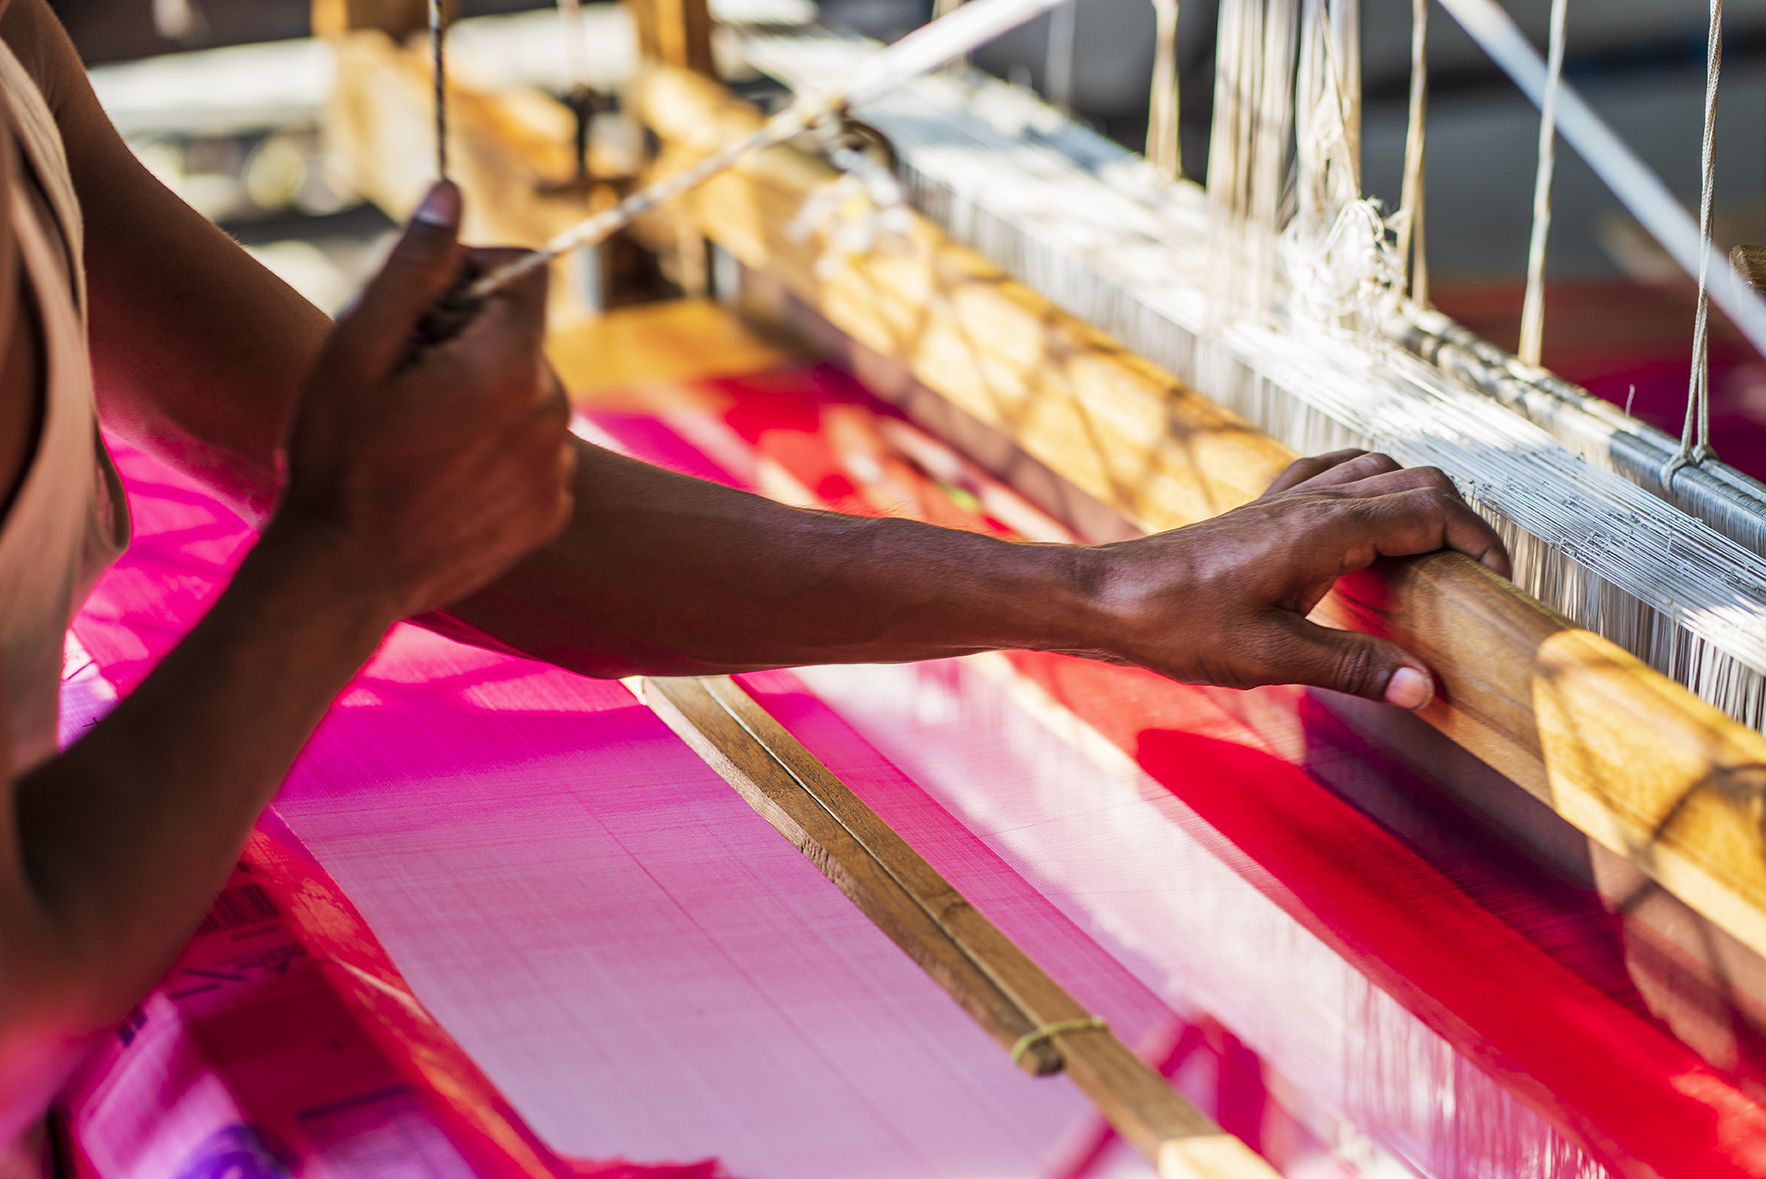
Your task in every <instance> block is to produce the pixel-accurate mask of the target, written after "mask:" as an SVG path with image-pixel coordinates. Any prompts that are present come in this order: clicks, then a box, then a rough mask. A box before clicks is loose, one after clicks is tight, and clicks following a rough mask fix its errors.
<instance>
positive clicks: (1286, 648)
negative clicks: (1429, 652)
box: [1246, 610, 1435, 710]
mask: <svg viewBox="0 0 1766 1179" xmlns="http://www.w3.org/2000/svg"><path fill="white" fill-rule="evenodd" d="M1265 617H1266V618H1267V619H1268V625H1269V626H1270V628H1271V630H1270V631H1269V633H1268V634H1267V635H1266V636H1265V637H1264V639H1263V640H1262V641H1261V642H1260V643H1258V644H1256V646H1257V648H1258V650H1257V659H1256V663H1255V665H1254V666H1253V667H1251V668H1248V669H1246V670H1247V671H1248V672H1249V673H1250V674H1251V676H1252V677H1254V678H1255V679H1256V680H1257V681H1258V682H1260V683H1266V684H1310V685H1312V686H1313V687H1318V688H1330V689H1332V690H1334V691H1338V692H1346V693H1348V694H1349V695H1351V696H1360V697H1362V698H1364V699H1367V700H1378V701H1382V702H1384V703H1386V704H1393V705H1396V706H1397V707H1399V708H1408V709H1412V710H1414V709H1418V708H1423V707H1425V706H1427V705H1428V703H1429V702H1430V701H1431V700H1433V699H1434V698H1435V680H1434V676H1432V675H1431V674H1430V672H1429V669H1428V667H1427V665H1425V664H1424V663H1423V662H1422V661H1421V660H1419V659H1417V658H1416V657H1415V656H1413V655H1411V654H1410V653H1409V652H1408V651H1406V650H1405V649H1404V648H1403V647H1400V646H1399V645H1398V644H1397V643H1394V642H1391V641H1389V640H1387V639H1380V638H1375V637H1374V636H1372V635H1364V634H1360V633H1358V632H1356V631H1348V630H1334V629H1332V628H1330V627H1326V626H1319V625H1318V624H1317V623H1314V622H1310V621H1308V620H1307V619H1305V618H1302V617H1301V616H1300V615H1298V614H1294V613H1292V612H1290V611H1285V610H1281V611H1273V612H1271V613H1270V614H1268V615H1266V616H1265Z"/></svg>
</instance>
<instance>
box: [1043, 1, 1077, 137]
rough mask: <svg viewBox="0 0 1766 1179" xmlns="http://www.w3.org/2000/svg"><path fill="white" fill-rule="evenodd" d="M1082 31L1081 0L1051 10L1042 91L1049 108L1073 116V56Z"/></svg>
mask: <svg viewBox="0 0 1766 1179" xmlns="http://www.w3.org/2000/svg"><path fill="white" fill-rule="evenodd" d="M1078 30H1079V0H1065V2H1064V3H1061V4H1057V5H1055V7H1054V8H1052V9H1051V10H1050V11H1049V42H1048V49H1047V52H1046V53H1045V54H1044V56H1043V67H1042V88H1043V89H1044V90H1045V91H1046V92H1047V93H1048V100H1049V105H1050V106H1052V107H1054V108H1055V109H1056V110H1058V111H1060V112H1061V113H1062V114H1064V115H1071V114H1072V113H1073V54H1074V46H1075V44H1076V42H1077V38H1078Z"/></svg>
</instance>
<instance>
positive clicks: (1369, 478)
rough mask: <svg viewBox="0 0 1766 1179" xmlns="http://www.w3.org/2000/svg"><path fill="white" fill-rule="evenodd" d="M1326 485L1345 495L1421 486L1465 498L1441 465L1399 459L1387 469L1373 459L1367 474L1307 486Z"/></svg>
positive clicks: (1366, 495)
mask: <svg viewBox="0 0 1766 1179" xmlns="http://www.w3.org/2000/svg"><path fill="white" fill-rule="evenodd" d="M1367 457H1368V458H1370V459H1374V458H1385V457H1386V456H1385V455H1383V454H1379V455H1368V456H1367ZM1388 461H1390V460H1388ZM1344 465H1345V467H1351V466H1354V465H1355V464H1352V463H1346V464H1344ZM1333 473H1334V472H1333ZM1325 487H1333V488H1335V489H1336V490H1337V491H1338V492H1340V493H1342V494H1343V495H1349V496H1354V497H1356V498H1359V499H1373V498H1375V497H1377V496H1382V495H1394V494H1397V493H1399V492H1405V491H1416V490H1418V489H1428V490H1432V491H1438V492H1440V493H1441V494H1442V495H1445V496H1453V497H1457V498H1463V497H1461V496H1460V494H1459V488H1458V487H1457V486H1456V485H1455V484H1454V482H1453V480H1452V479H1450V478H1448V477H1447V473H1446V472H1444V471H1443V470H1441V468H1439V467H1400V466H1398V465H1397V464H1396V463H1393V464H1392V466H1391V467H1390V468H1387V469H1383V470H1382V469H1380V468H1379V464H1374V463H1370V464H1368V470H1367V473H1365V474H1363V475H1360V476H1354V475H1351V476H1350V477H1348V478H1345V479H1342V480H1340V481H1336V482H1320V483H1309V484H1307V485H1306V487H1305V489H1306V490H1312V489H1314V488H1319V489H1321V490H1322V489H1323V488H1325Z"/></svg>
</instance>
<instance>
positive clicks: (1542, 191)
mask: <svg viewBox="0 0 1766 1179" xmlns="http://www.w3.org/2000/svg"><path fill="white" fill-rule="evenodd" d="M1569 7H1570V5H1569V0H1551V47H1550V50H1549V53H1550V57H1549V59H1548V60H1547V62H1546V71H1545V92H1544V94H1543V95H1541V96H1540V99H1539V170H1538V171H1537V172H1536V173H1535V174H1534V177H1533V236H1532V238H1531V240H1530V241H1529V242H1528V245H1527V297H1526V301H1525V302H1524V303H1523V304H1522V306H1521V342H1520V345H1519V347H1518V348H1517V349H1516V352H1515V355H1517V356H1519V357H1520V358H1521V359H1522V360H1524V361H1526V362H1527V363H1528V364H1532V365H1537V364H1538V363H1539V354H1540V349H1541V347H1542V346H1543V344H1544V339H1545V241H1546V237H1547V235H1548V234H1550V232H1551V174H1552V170H1553V168H1554V167H1555V166H1556V163H1557V138H1558V135H1557V106H1558V86H1559V84H1560V83H1562V81H1563V78H1564V18H1565V16H1566V14H1567V10H1568V9H1569Z"/></svg>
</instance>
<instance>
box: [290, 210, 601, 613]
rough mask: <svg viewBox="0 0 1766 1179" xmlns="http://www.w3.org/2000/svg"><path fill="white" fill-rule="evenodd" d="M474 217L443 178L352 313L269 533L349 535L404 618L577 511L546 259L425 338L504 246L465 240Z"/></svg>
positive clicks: (374, 587) (350, 552)
mask: <svg viewBox="0 0 1766 1179" xmlns="http://www.w3.org/2000/svg"><path fill="white" fill-rule="evenodd" d="M459 215H460V198H459V193H458V190H456V189H455V188H454V187H453V186H452V185H451V184H446V183H444V184H439V185H437V186H436V187H435V188H434V189H433V190H431V192H430V194H429V196H428V198H427V199H426V200H425V201H424V204H423V207H422V208H421V209H419V210H418V213H417V215H416V217H415V218H414V219H413V220H412V222H411V224H410V226H409V227H408V228H407V229H406V230H405V234H404V237H403V238H402V239H401V240H400V241H399V243H398V245H397V246H395V247H394V249H393V252H392V255H391V257H390V258H389V259H388V260H387V263H386V266H385V268H384V269H383V270H382V271H381V272H380V274H379V275H378V276H377V277H376V278H375V279H374V280H373V281H372V282H371V283H370V284H369V285H368V288H367V290H366V291H365V292H364V293H363V295H362V298H361V300H360V302H359V303H357V305H356V306H355V307H354V308H353V309H351V310H350V311H349V312H348V313H346V314H345V315H344V316H343V318H342V319H341V320H339V322H338V324H337V327H336V329H335V330H334V331H333V332H332V334H331V338H330V340H329V341H328V342H327V343H326V346H325V349H324V351H323V353H322V354H321V355H320V357H319V360H318V362H317V364H316V365H315V367H314V369H313V372H312V374H311V375H310V376H309V377H308V378H307V381H306V385H305V388H304V390H303V392H302V395H301V402H300V406H299V409H298V411H297V413H296V418H295V423H294V429H293V433H292V435H291V436H290V439H289V445H288V486H287V490H286V492H285V494H284V497H283V501H282V505H281V507H280V509H279V510H278V512H277V518H276V520H275V522H274V523H273V524H272V526H271V529H270V530H269V533H268V534H267V536H266V539H269V537H271V536H275V535H277V534H278V533H279V532H280V533H287V532H289V531H291V530H292V531H295V532H297V533H299V534H300V536H301V537H302V541H303V543H304V544H306V545H309V546H310V543H311V538H312V537H313V536H314V535H315V534H318V535H319V536H321V537H323V538H324V543H325V544H327V545H337V546H340V547H341V555H342V556H343V557H344V560H343V561H342V562H341V564H340V567H341V568H343V569H345V570H347V576H348V577H349V578H350V579H351V581H352V582H353V583H354V584H355V586H356V587H358V588H362V589H365V590H367V591H368V592H369V593H371V594H374V595H377V596H381V597H383V600H384V601H385V603H386V605H387V606H388V608H389V609H390V610H391V617H394V618H399V617H407V616H409V615H412V614H417V613H421V612H423V611H426V610H432V609H436V608H438V607H441V606H443V605H446V604H447V603H449V602H452V601H455V600H457V599H459V598H461V597H463V596H465V595H467V594H469V593H471V592H472V591H473V590H475V589H478V588H479V587H480V586H482V585H484V584H485V583H486V582H488V581H490V580H491V579H492V578H494V577H495V576H497V575H498V574H499V573H501V572H502V571H503V570H504V569H506V568H507V567H508V566H509V565H511V564H513V563H514V562H515V560H516V559H517V558H519V557H521V556H522V555H523V554H525V553H527V552H528V551H529V550H530V549H533V548H534V547H536V546H537V545H540V544H542V543H544V542H545V541H547V540H549V539H550V538H552V537H553V536H554V535H556V534H557V532H558V531H559V530H560V529H561V528H562V527H563V526H564V524H565V522H566V521H567V520H568V519H569V517H570V513H571V494H570V480H571V472H572V468H573V463H574V458H573V455H574V450H573V447H572V446H571V444H570V438H569V433H568V423H569V407H568V405H567V404H566V402H565V399H564V394H563V391H562V389H561V388H560V387H559V385H558V382H557V379H556V378H555V377H554V376H553V375H552V372H551V370H550V368H549V367H548V366H547V365H546V362H545V360H544V358H543V356H542V354H541V351H540V343H541V337H542V334H543V332H544V325H545V292H546V288H545V281H546V280H545V274H544V272H543V271H542V272H538V273H535V274H532V275H530V276H528V277H527V278H526V279H525V280H524V281H522V282H519V283H516V284H514V285H513V286H511V287H509V288H507V289H506V290H504V291H500V292H498V293H496V294H494V295H492V296H491V297H490V298H489V299H488V300H486V302H485V304H484V306H483V308H482V309H481V310H479V311H478V313H477V314H476V315H475V317H474V318H473V319H472V321H471V322H470V323H469V324H467V326H466V328H465V329H464V330H463V331H462V332H461V333H460V334H459V335H458V336H456V337H455V338H453V339H451V340H448V341H446V342H444V343H441V344H437V345H434V346H430V347H425V348H422V349H420V350H418V351H416V352H413V351H412V345H411V335H412V329H413V327H414V326H415V325H416V323H417V322H418V320H419V318H420V317H421V316H422V314H423V312H424V311H425V309H427V308H428V307H429V306H430V305H431V304H432V303H434V302H435V300H436V299H437V297H438V296H440V295H441V294H442V292H443V291H444V290H446V289H447V288H448V286H449V284H450V283H451V282H452V281H453V280H454V279H455V277H456V276H457V275H458V274H460V273H461V271H462V268H463V267H471V268H473V269H475V270H482V269H485V268H488V267H489V266H491V265H494V264H495V263H496V262H498V261H501V260H502V258H501V257H499V252H492V251H473V252H470V253H469V252H468V251H467V250H465V249H464V248H463V247H462V246H460V244H459V242H458V239H457V234H458V224H459ZM500 253H502V254H506V253H507V252H506V251H505V252H500Z"/></svg>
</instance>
